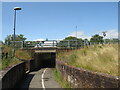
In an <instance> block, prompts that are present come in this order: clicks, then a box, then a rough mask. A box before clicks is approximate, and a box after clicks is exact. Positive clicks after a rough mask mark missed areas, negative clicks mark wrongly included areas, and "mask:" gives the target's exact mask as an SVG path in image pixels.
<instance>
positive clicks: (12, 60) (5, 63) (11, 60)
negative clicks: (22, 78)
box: [0, 45, 32, 70]
mask: <svg viewBox="0 0 120 90" xmlns="http://www.w3.org/2000/svg"><path fill="white" fill-rule="evenodd" d="M2 53H4V55H3V58H2V61H1V62H0V70H3V69H5V68H7V67H9V66H11V65H14V64H18V63H21V60H19V59H24V60H30V59H32V56H31V53H30V52H27V51H24V50H21V49H16V52H15V57H12V48H11V47H9V46H5V45H2ZM6 53H8V55H7V56H6ZM18 58H19V59H18Z"/></svg>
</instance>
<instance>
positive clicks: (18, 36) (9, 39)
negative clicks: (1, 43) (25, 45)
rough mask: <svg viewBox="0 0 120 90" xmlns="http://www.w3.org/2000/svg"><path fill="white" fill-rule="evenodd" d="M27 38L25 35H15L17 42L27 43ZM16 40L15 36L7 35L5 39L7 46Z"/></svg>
mask: <svg viewBox="0 0 120 90" xmlns="http://www.w3.org/2000/svg"><path fill="white" fill-rule="evenodd" d="M26 39H27V38H25V37H24V35H22V34H20V35H15V41H25V40H26ZM13 40H14V35H13V34H12V35H7V37H6V38H5V43H6V44H7V45H9V44H10V41H13Z"/></svg>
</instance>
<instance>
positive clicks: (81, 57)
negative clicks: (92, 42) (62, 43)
mask: <svg viewBox="0 0 120 90" xmlns="http://www.w3.org/2000/svg"><path fill="white" fill-rule="evenodd" d="M57 59H58V60H63V61H65V62H66V63H67V64H68V65H72V66H75V67H80V68H84V69H88V70H92V71H96V72H102V73H106V74H110V75H114V76H117V75H118V45H117V44H114V45H113V44H111V45H110V44H109V45H96V46H91V47H86V48H82V49H79V50H74V51H70V52H60V53H58V54H57Z"/></svg>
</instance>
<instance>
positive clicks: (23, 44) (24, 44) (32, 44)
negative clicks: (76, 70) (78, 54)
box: [9, 40, 119, 49]
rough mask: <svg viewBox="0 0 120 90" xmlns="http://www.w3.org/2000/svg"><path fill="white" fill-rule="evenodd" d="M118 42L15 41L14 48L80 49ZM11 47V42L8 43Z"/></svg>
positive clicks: (116, 41)
mask: <svg viewBox="0 0 120 90" xmlns="http://www.w3.org/2000/svg"><path fill="white" fill-rule="evenodd" d="M118 42H119V40H104V41H103V42H90V41H88V40H48V41H15V47H16V48H27V49H28V48H38V47H64V48H82V47H84V46H91V45H96V44H116V43H118ZM9 45H10V46H12V47H13V41H11V42H9Z"/></svg>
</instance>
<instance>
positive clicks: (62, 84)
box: [53, 68, 72, 89]
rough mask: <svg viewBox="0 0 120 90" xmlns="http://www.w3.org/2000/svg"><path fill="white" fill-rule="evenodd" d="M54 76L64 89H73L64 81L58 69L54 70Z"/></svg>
mask: <svg viewBox="0 0 120 90" xmlns="http://www.w3.org/2000/svg"><path fill="white" fill-rule="evenodd" d="M53 74H54V78H55V80H56V81H57V82H58V83H59V84H60V85H61V86H62V88H69V89H72V88H71V87H70V85H69V84H68V83H67V82H66V81H64V80H63V79H62V77H61V75H60V73H59V72H58V70H57V69H56V68H55V69H54V72H53Z"/></svg>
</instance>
